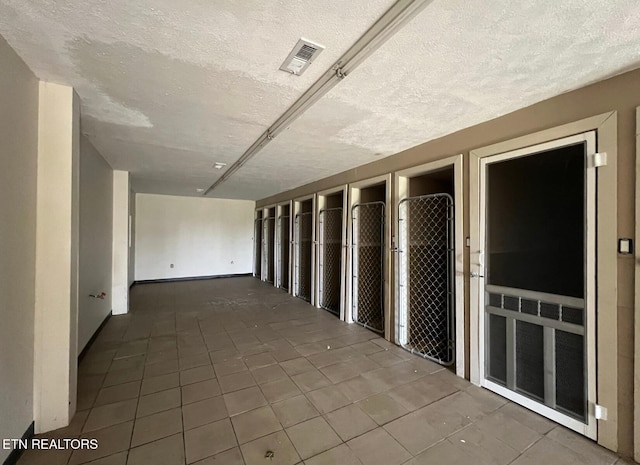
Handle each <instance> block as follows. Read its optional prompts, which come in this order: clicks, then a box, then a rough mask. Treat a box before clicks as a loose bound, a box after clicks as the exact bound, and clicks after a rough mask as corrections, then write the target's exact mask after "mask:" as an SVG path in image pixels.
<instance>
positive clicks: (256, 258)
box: [253, 218, 262, 278]
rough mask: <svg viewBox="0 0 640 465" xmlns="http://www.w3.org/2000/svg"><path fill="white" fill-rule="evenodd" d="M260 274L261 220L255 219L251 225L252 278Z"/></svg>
mask: <svg viewBox="0 0 640 465" xmlns="http://www.w3.org/2000/svg"><path fill="white" fill-rule="evenodd" d="M261 273H262V220H261V219H260V218H256V220H255V221H254V223H253V276H255V277H258V278H259V277H260V275H261Z"/></svg>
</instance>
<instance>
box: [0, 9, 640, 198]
mask: <svg viewBox="0 0 640 465" xmlns="http://www.w3.org/2000/svg"><path fill="white" fill-rule="evenodd" d="M392 3H393V2H392V0H351V1H349V2H344V1H337V0H323V1H322V2H317V1H310V0H302V1H290V2H285V1H283V0H243V1H241V2H237V1H233V0H227V1H211V0H182V1H180V2H176V1H174V0H171V1H169V0H138V1H131V0H83V1H80V0H57V1H56V0H40V1H35V0H0V35H2V36H3V37H5V38H6V39H7V41H8V42H9V44H10V45H11V46H12V47H13V48H14V49H15V50H16V51H17V52H18V54H19V55H20V56H21V57H22V58H23V59H24V60H25V62H26V63H27V64H28V65H29V66H30V67H31V69H32V70H33V71H34V72H35V74H36V75H37V76H38V77H39V78H41V79H44V80H49V81H54V82H59V83H64V84H68V85H71V86H73V87H75V88H76V90H77V92H78V94H79V95H80V97H81V99H82V115H83V116H82V131H83V132H84V133H85V134H87V135H88V136H89V137H90V139H91V140H92V141H93V143H94V145H95V146H96V148H98V150H99V151H100V152H101V153H102V155H103V156H104V157H105V158H106V159H107V161H108V162H109V163H110V164H111V165H112V166H113V168H115V169H123V170H130V171H131V172H132V175H133V185H134V188H135V190H136V191H138V192H150V193H162V194H176V195H198V194H196V188H206V187H208V186H209V185H210V184H212V183H213V182H214V181H215V180H216V179H217V177H218V176H219V175H220V174H221V172H220V171H216V170H214V169H213V168H212V165H213V163H214V162H216V161H219V162H225V163H228V164H231V163H233V162H234V161H235V160H237V159H238V158H239V157H240V155H242V153H243V152H244V151H245V150H246V149H247V148H248V147H249V146H250V145H251V144H252V143H253V141H254V140H255V139H256V138H257V137H258V136H259V135H260V134H261V133H263V132H264V131H265V130H266V129H267V128H268V127H269V126H270V125H271V123H273V122H274V121H275V119H276V118H277V117H278V116H280V115H281V114H282V113H283V112H284V111H285V110H286V109H287V108H288V107H289V106H290V105H291V104H292V103H293V102H294V101H295V99H296V98H297V97H298V96H300V95H301V94H302V92H304V90H305V89H307V88H308V87H309V86H310V85H311V84H312V83H313V82H314V81H315V80H316V79H317V78H318V77H319V76H320V75H321V74H322V73H323V72H324V71H325V70H326V69H328V68H329V67H330V66H331V65H332V64H333V63H334V62H335V61H336V60H337V59H338V57H339V56H340V55H341V54H342V53H344V52H345V51H346V50H347V49H348V48H349V47H350V46H351V45H352V44H353V42H355V40H356V39H357V38H358V37H359V36H360V35H362V34H363V33H364V32H365V31H366V29H367V28H368V27H369V26H371V24H373V22H374V21H375V20H376V19H377V18H378V17H379V16H380V15H381V14H382V13H383V12H384V11H385V10H386V9H387V8H389V6H391V4H392ZM300 37H305V38H307V39H310V40H313V41H316V42H319V43H321V44H323V45H325V46H326V50H325V51H324V52H323V53H322V54H320V56H319V57H318V59H317V60H316V61H315V62H314V63H313V64H312V65H311V66H310V67H309V69H308V70H307V71H306V72H305V74H304V75H303V76H299V77H297V76H291V75H288V74H286V73H284V72H282V71H279V70H278V67H279V66H280V64H281V62H282V60H283V59H284V58H285V57H286V56H287V54H288V53H289V51H290V50H291V48H292V47H293V45H295V43H296V42H297V40H298V39H299V38H300ZM638 66H640V3H638V2H637V0H589V1H585V0H562V1H560V2H559V1H557V0H538V1H533V2H513V1H510V0H484V1H482V2H469V1H467V0H436V1H434V2H433V3H432V4H431V5H429V6H428V7H427V8H426V9H425V10H424V11H423V12H422V13H420V15H419V16H418V17H417V18H415V19H414V20H412V21H411V22H410V23H409V24H408V25H407V26H405V28H404V29H403V30H401V31H400V32H399V33H397V34H396V36H395V37H393V38H392V39H391V40H390V41H389V42H387V43H386V44H385V45H383V47H382V48H381V49H380V50H378V51H377V52H376V53H374V54H373V55H372V56H371V57H370V58H369V59H368V60H367V61H366V62H365V63H363V64H362V65H361V66H360V67H359V68H358V69H357V70H356V71H355V72H353V73H351V74H350V75H349V76H348V77H347V78H346V79H344V80H343V81H341V83H340V84H339V85H338V86H337V87H336V88H334V89H333V90H332V91H331V92H330V93H329V94H327V95H326V96H325V97H324V98H323V99H322V100H320V101H319V102H318V103H317V104H316V105H315V106H314V107H312V108H311V109H310V110H309V111H308V112H307V113H306V114H304V115H303V116H302V117H301V118H300V119H299V120H298V121H296V122H295V123H293V124H292V125H291V127H290V129H289V130H288V131H285V132H284V133H282V134H280V135H279V136H278V137H277V138H276V139H275V140H274V141H273V142H271V143H270V144H269V145H267V147H266V148H265V149H264V150H263V151H262V152H260V153H258V154H257V155H256V156H255V157H254V158H253V159H252V160H251V161H250V162H248V163H247V165H245V166H244V167H243V168H241V169H240V170H239V171H238V172H237V173H236V174H234V176H233V177H232V178H231V179H230V180H229V181H227V182H226V183H224V184H222V185H221V186H220V187H219V188H218V189H216V190H215V191H214V192H212V193H211V196H215V197H228V198H245V199H260V198H263V197H266V196H269V195H272V194H275V193H278V192H281V191H284V190H287V189H291V188H294V187H297V186H300V185H302V184H306V183H308V182H311V181H314V180H317V179H321V178H323V177H326V176H329V175H332V174H335V173H338V172H340V171H344V170H345V169H349V168H353V167H355V166H359V165H362V164H364V163H369V162H371V161H373V160H375V159H378V158H380V157H381V156H388V155H391V154H393V153H397V152H399V151H401V150H404V149H407V148H409V147H412V146H414V145H417V144H419V143H422V142H425V141H427V140H431V139H433V138H436V137H439V136H442V135H445V134H448V133H451V132H454V131H457V130H459V129H462V128H465V127H468V126H471V125H474V124H477V123H480V122H482V121H486V120H489V119H492V118H495V117H497V116H500V115H503V114H505V113H509V112H511V111H514V110H517V109H519V108H523V107H526V106H529V105H531V104H533V103H536V102H539V101H541V100H544V99H546V98H549V97H552V96H554V95H557V94H560V93H562V92H566V91H568V90H571V89H575V88H578V87H581V86H583V85H585V84H588V83H591V82H594V81H597V80H600V79H603V78H604V77H607V76H610V75H613V74H617V73H619V72H621V71H625V70H628V69H632V68H635V67H638Z"/></svg>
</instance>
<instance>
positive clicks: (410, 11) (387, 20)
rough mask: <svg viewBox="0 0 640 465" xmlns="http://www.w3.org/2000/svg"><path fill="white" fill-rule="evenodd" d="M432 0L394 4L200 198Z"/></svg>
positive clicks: (240, 166)
mask: <svg viewBox="0 0 640 465" xmlns="http://www.w3.org/2000/svg"><path fill="white" fill-rule="evenodd" d="M432 1H433V0H398V1H397V2H396V3H394V4H393V5H392V6H391V8H389V9H388V10H387V11H386V12H385V13H384V14H383V15H382V16H381V17H380V19H378V21H376V22H375V23H374V25H373V26H371V27H370V28H369V29H368V30H367V32H365V33H364V34H363V35H362V36H361V37H360V38H359V39H358V40H357V41H356V43H355V44H353V45H352V46H351V48H349V50H347V51H346V52H345V53H344V55H342V56H341V57H340V59H339V60H338V61H337V62H336V63H335V64H334V65H333V66H332V67H331V68H330V69H328V70H327V71H325V73H324V74H323V75H322V76H320V78H319V79H318V80H317V81H316V82H315V83H314V84H313V85H312V86H311V87H309V89H307V90H306V92H305V93H304V94H302V95H301V96H300V98H298V100H296V101H295V103H294V104H293V105H291V106H290V107H289V108H288V109H287V111H285V112H284V113H283V114H282V115H281V116H280V117H279V118H278V119H277V120H276V121H275V123H273V124H272V125H271V127H270V128H269V129H267V130H266V131H265V132H264V133H263V134H262V135H261V136H260V137H259V138H258V139H257V140H256V141H255V142H254V143H253V144H251V146H250V147H249V148H248V149H247V150H246V151H245V152H244V153H243V154H242V155H241V156H240V158H238V160H237V161H236V162H235V163H233V164H232V165H231V166H229V168H228V169H227V171H226V172H225V173H224V174H223V175H222V176H220V178H218V180H217V181H216V182H214V183H213V184H212V185H211V187H209V188H208V189H207V190H206V191H205V193H204V195H207V194H208V193H209V192H211V191H212V190H214V189H215V188H216V187H218V186H219V185H220V184H222V183H223V182H225V181H226V180H227V179H229V178H230V177H231V176H232V175H233V174H234V173H235V172H236V171H238V170H239V169H240V168H242V166H243V165H244V164H245V163H246V162H247V161H249V160H250V159H251V158H252V157H253V156H254V155H255V154H256V153H258V152H259V151H260V150H262V148H263V147H264V146H265V145H267V144H268V143H269V142H271V141H272V140H273V138H274V137H276V136H277V135H278V134H280V133H281V132H282V131H284V130H285V129H287V128H288V127H289V126H290V125H291V123H293V122H294V121H295V120H296V119H298V118H299V117H300V115H302V114H303V113H304V112H305V111H307V109H309V107H311V106H312V105H313V104H314V103H316V102H317V101H318V100H320V98H322V97H323V96H324V95H325V94H326V93H327V92H329V91H330V90H331V89H333V88H334V87H335V86H336V85H337V84H338V83H339V82H340V81H341V80H342V79H344V78H345V77H346V76H348V75H349V74H350V73H351V72H352V71H353V70H354V69H356V68H357V67H358V65H359V64H360V63H362V62H363V61H364V60H365V59H366V58H367V57H368V56H369V55H371V54H372V53H373V52H375V51H376V50H378V49H379V48H380V47H381V46H382V44H384V43H385V42H386V41H387V40H388V39H389V38H390V37H391V36H393V35H394V34H395V33H396V32H397V31H398V30H400V29H401V28H402V27H403V26H404V25H405V24H406V23H407V22H409V21H410V20H411V19H413V18H414V17H415V16H416V15H418V13H420V12H421V11H422V10H423V9H424V8H425V7H426V6H427V5H428V4H430V3H431V2H432Z"/></svg>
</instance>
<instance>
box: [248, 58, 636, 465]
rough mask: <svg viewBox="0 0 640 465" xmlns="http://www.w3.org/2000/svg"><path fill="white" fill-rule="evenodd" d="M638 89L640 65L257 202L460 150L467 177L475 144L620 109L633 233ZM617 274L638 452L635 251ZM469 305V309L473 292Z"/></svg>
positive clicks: (622, 222) (627, 396)
mask: <svg viewBox="0 0 640 465" xmlns="http://www.w3.org/2000/svg"><path fill="white" fill-rule="evenodd" d="M638 89H640V70H636V71H632V72H629V73H625V74H623V75H620V76H617V77H614V78H611V79H609V80H606V81H602V82H599V83H596V84H593V85H591V86H588V87H585V88H582V89H578V90H576V91H573V92H569V93H567V94H564V95H561V96H558V97H555V98H553V99H550V100H547V101H544V102H541V103H538V104H536V105H533V106H531V107H528V108H525V109H523V110H519V111H516V112H514V113H511V114H508V115H505V116H503V117H500V118H497V119H495V120H492V121H489V122H486V123H483V124H479V125H477V126H473V127H471V128H467V129H464V130H462V131H459V132H456V133H454V134H450V135H448V136H445V137H442V138H440V139H436V140H433V141H430V142H427V143H425V144H422V145H419V146H416V147H413V148H411V149H409V150H406V151H404V152H401V153H399V154H396V155H393V156H391V157H387V158H385V159H383V160H379V161H376V162H374V163H371V164H368V165H365V166H361V167H358V168H357V169H353V170H349V171H346V172H343V173H340V174H338V175H335V176H331V177H329V178H325V179H323V180H320V181H318V182H315V183H312V184H309V185H306V186H303V187H300V188H298V189H294V190H292V191H289V192H285V193H282V194H279V195H276V196H272V197H269V198H266V199H263V200H260V201H258V202H257V206H258V207H260V206H263V205H269V204H273V203H276V202H282V201H285V200H289V199H292V198H296V197H301V196H303V195H308V194H311V193H314V192H318V191H321V190H324V189H328V188H332V187H335V186H339V185H341V184H345V183H351V182H355V181H359V180H362V179H367V178H371V177H374V176H378V175H381V174H385V173H389V172H393V171H397V170H401V169H404V168H409V167H411V166H415V165H418V164H421V163H426V162H429V161H433V160H438V159H441V158H444V157H447V156H450V155H455V154H458V153H462V154H464V156H465V179H467V180H468V179H469V176H468V174H469V162H468V155H469V151H470V150H472V149H475V148H479V147H484V146H487V145H490V144H493V143H496V142H500V141H504V140H508V139H512V138H515V137H519V136H523V135H526V134H530V133H532V132H536V131H541V130H544V129H548V128H552V127H555V126H559V125H562V124H565V123H570V122H573V121H576V120H579V119H583V118H586V117H589V116H593V115H598V114H602V113H606V112H608V111H612V110H615V111H617V112H618V165H617V166H618V188H617V195H618V234H619V236H620V237H633V234H634V225H635V215H634V192H635V175H634V172H635V155H634V150H635V107H636V106H638V105H640V93H639V92H638ZM467 183H468V181H467ZM468 196H469V187H468V184H467V185H465V205H467V206H468V204H469V202H468ZM464 213H465V231H464V234H465V236H468V235H469V211H468V207H467V208H465V212H464ZM612 246H613V245H612ZM467 254H468V250H467ZM465 263H466V264H467V267H468V263H469V257H468V255H467V256H466V257H465ZM617 278H618V331H619V337H618V341H612V343H614V344H617V351H618V373H619V377H618V392H619V399H618V404H619V425H618V426H619V428H618V431H619V435H618V443H619V451H620V452H621V453H622V454H624V455H631V454H632V451H633V411H632V409H630V408H629V406H631V405H633V299H634V257H633V256H622V255H620V256H619V257H618V275H617ZM467 279H468V278H467ZM466 307H467V312H468V308H469V301H468V296H467V299H466ZM467 316H468V315H467ZM467 334H468V332H467Z"/></svg>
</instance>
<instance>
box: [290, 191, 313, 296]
mask: <svg viewBox="0 0 640 465" xmlns="http://www.w3.org/2000/svg"><path fill="white" fill-rule="evenodd" d="M307 200H311V289H310V292H311V295H310V296H309V301H310V302H309V303H310V304H311V305H314V306H315V281H316V280H315V274H316V249H317V247H316V194H311V195H305V196H302V197H297V198H295V199H294V200H292V203H293V212H292V220H291V221H292V228H293V233H294V235H295V217H296V215H298V214H299V213H301V212H302V202H306V201H307ZM295 239H296V238H295V237H293V240H294V242H295ZM293 249H294V255H293V256H292V257H293V261H292V263H293V266H292V271H295V263H297V260H298V259H299V257H298V248H297V247H295V244H294V246H293ZM297 279H298V277H297V276H295V277H293V280H292V282H291V283H292V288H293V286H294V285H295V284H296V280H297ZM291 293H292V295H293V296H295V297H298V294H297V293H296V292H295V290H292V292H291Z"/></svg>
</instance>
